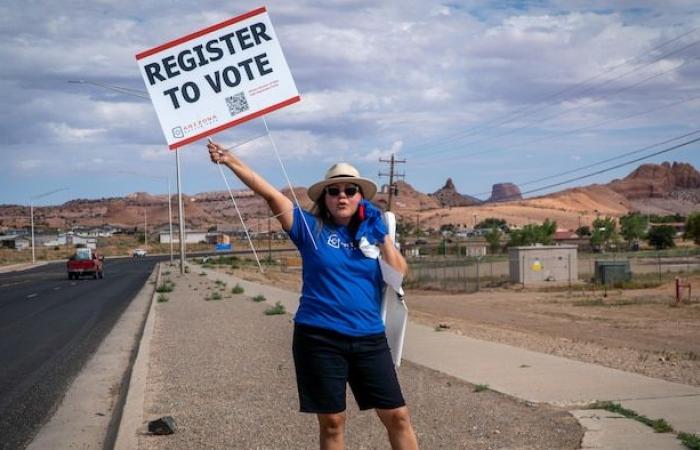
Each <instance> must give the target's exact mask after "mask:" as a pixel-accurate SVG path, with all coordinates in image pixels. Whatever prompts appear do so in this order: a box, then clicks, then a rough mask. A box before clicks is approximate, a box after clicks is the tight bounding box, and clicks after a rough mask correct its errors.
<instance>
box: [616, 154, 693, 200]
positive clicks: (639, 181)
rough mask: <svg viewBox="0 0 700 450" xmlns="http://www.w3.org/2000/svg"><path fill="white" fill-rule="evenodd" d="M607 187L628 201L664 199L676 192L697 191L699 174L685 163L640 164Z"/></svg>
mask: <svg viewBox="0 0 700 450" xmlns="http://www.w3.org/2000/svg"><path fill="white" fill-rule="evenodd" d="M609 186H610V188H611V189H612V190H614V191H615V192H617V193H619V194H622V195H624V196H625V197H627V198H628V199H644V198H664V197H667V196H669V195H670V194H671V193H673V192H676V191H680V190H687V189H699V188H700V173H699V172H698V171H697V170H695V168H694V167H693V166H692V165H691V164H687V163H679V162H674V163H673V164H671V163H669V162H664V163H662V164H642V165H641V166H639V167H638V168H637V169H636V170H634V171H633V172H632V173H630V174H629V175H627V176H626V177H625V178H623V179H622V180H613V181H611V182H610V184H609Z"/></svg>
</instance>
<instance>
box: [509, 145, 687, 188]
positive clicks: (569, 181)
mask: <svg viewBox="0 0 700 450" xmlns="http://www.w3.org/2000/svg"><path fill="white" fill-rule="evenodd" d="M698 141H700V137H698V138H695V139H691V140H690V141H687V142H683V143H681V144H678V145H674V146H673V147H669V148H666V149H663V150H659V151H658V152H654V153H651V154H649V155H646V156H642V157H640V158H636V159H632V160H630V161H625V162H623V163H620V164H616V165H614V166H611V167H607V168H605V169H601V170H597V171H595V172H591V173H588V174H586V175H581V176H578V177H574V178H569V179H568V180H564V181H560V182H558V183H553V184H549V185H547V186H542V187H539V188H536V189H530V190H529V191H525V192H521V195H527V194H531V193H533V192H539V191H543V190H545V189H550V188H553V187H557V186H562V185H564V184H568V183H572V182H574V181H579V180H583V179H586V178H590V177H593V176H596V175H600V174H602V173H605V172H610V171H611V170H615V169H619V168H620V167H624V166H628V165H630V164H634V163H636V162H639V161H643V160H645V159H649V158H652V157H654V156H658V155H661V154H664V153H668V152H670V151H673V150H677V149H679V148H681V147H685V146H686V145H690V144H693V143H695V142H698Z"/></svg>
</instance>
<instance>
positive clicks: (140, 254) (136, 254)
mask: <svg viewBox="0 0 700 450" xmlns="http://www.w3.org/2000/svg"><path fill="white" fill-rule="evenodd" d="M146 254H147V252H146V250H144V249H142V248H137V249H136V250H134V253H132V254H131V256H133V257H134V258H143V257H144V256H146Z"/></svg>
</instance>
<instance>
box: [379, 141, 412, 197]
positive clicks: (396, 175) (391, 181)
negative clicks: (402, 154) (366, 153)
mask: <svg viewBox="0 0 700 450" xmlns="http://www.w3.org/2000/svg"><path fill="white" fill-rule="evenodd" d="M379 162H383V163H389V173H382V172H379V176H380V177H389V200H388V201H387V206H386V210H387V211H391V202H392V199H393V198H394V195H398V192H397V191H396V186H395V185H394V178H399V177H400V178H403V177H404V176H406V175H405V174H403V173H396V172H395V171H394V169H395V166H396V164H405V163H406V160H405V159H396V158H395V156H394V154H393V153H392V154H391V159H381V158H379Z"/></svg>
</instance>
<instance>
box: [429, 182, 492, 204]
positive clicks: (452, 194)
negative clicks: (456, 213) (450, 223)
mask: <svg viewBox="0 0 700 450" xmlns="http://www.w3.org/2000/svg"><path fill="white" fill-rule="evenodd" d="M431 197H434V198H435V199H436V200H437V201H438V202H440V205H442V206H443V207H445V206H447V207H454V206H472V205H479V204H481V203H482V202H481V200H479V199H477V198H474V197H470V196H468V195H462V194H460V193H459V192H457V189H456V188H455V185H454V183H453V182H452V178H448V179H447V181H446V182H445V185H444V186H443V187H441V188H440V189H438V190H437V191H435V192H434V193H433V194H431Z"/></svg>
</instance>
